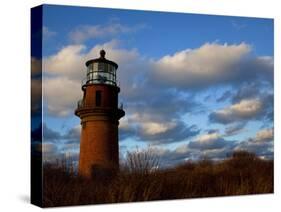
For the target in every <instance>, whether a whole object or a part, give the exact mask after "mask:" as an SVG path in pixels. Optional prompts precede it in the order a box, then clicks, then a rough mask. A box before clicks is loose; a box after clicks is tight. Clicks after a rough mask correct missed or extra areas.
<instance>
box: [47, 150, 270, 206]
mask: <svg viewBox="0 0 281 212" xmlns="http://www.w3.org/2000/svg"><path fill="white" fill-rule="evenodd" d="M63 164H64V163H57V164H55V165H54V164H45V165H44V177H43V193H44V195H43V198H44V201H43V204H44V206H45V207H52V206H65V205H79V204H80V205H81V204H101V203H117V202H135V201H151V200H167V199H180V198H196V197H211V196H226V195H246V194H264V193H272V192H273V161H267V160H261V159H259V158H258V157H256V156H255V155H253V154H251V153H247V152H235V153H233V155H232V156H231V157H230V158H228V159H225V160H223V161H220V162H211V161H208V160H203V161H199V162H191V161H188V162H186V163H184V164H182V165H179V166H176V167H174V168H169V169H157V168H156V167H158V165H159V158H158V157H157V156H155V154H153V151H152V150H151V149H150V150H147V151H140V150H137V151H135V152H131V153H128V154H127V159H126V162H125V163H124V166H121V167H120V171H119V172H118V173H117V174H116V175H114V176H112V177H110V178H106V181H103V179H100V178H96V179H91V180H88V179H84V178H81V177H79V176H77V175H76V174H75V172H71V171H69V169H67V168H66V167H64V165H63Z"/></svg>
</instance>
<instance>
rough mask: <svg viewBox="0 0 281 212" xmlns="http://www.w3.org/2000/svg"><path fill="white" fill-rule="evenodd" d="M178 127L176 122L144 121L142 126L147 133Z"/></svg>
mask: <svg viewBox="0 0 281 212" xmlns="http://www.w3.org/2000/svg"><path fill="white" fill-rule="evenodd" d="M174 127H176V123H173V122H171V123H157V122H142V123H141V128H142V130H143V133H144V134H146V135H156V134H159V133H164V132H166V131H167V130H170V129H172V128H174Z"/></svg>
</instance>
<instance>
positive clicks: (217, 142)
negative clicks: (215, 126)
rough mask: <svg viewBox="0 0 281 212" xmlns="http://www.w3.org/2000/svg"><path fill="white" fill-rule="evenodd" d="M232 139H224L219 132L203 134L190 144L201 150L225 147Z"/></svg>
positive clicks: (190, 146) (189, 145)
mask: <svg viewBox="0 0 281 212" xmlns="http://www.w3.org/2000/svg"><path fill="white" fill-rule="evenodd" d="M229 142H230V141H226V140H224V139H223V137H222V135H220V134H219V133H218V132H213V133H208V134H203V135H200V136H198V138H197V139H195V140H194V141H191V142H190V143H189V144H188V147H189V148H192V149H200V150H212V149H223V148H225V147H226V146H227V145H228V144H229Z"/></svg>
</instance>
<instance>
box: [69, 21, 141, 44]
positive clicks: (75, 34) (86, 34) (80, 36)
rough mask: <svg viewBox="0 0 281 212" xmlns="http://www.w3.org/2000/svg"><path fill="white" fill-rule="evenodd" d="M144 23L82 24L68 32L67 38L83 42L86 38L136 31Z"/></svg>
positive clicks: (75, 41)
mask: <svg viewBox="0 0 281 212" xmlns="http://www.w3.org/2000/svg"><path fill="white" fill-rule="evenodd" d="M144 27H145V25H143V24H139V25H135V26H132V27H129V26H125V25H122V24H120V23H110V24H107V25H82V26H79V27H77V28H76V29H74V30H73V31H71V32H70V33H69V38H70V40H71V41H73V42H74V43H83V42H85V41H86V40H88V39H96V38H103V37H106V38H108V37H112V36H116V35H118V34H124V33H132V32H136V31H138V30H140V29H142V28H144Z"/></svg>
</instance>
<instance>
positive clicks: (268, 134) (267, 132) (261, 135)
mask: <svg viewBox="0 0 281 212" xmlns="http://www.w3.org/2000/svg"><path fill="white" fill-rule="evenodd" d="M272 139H273V128H270V129H262V130H260V131H258V132H257V134H256V137H255V139H254V140H255V141H257V142H267V141H272Z"/></svg>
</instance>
